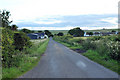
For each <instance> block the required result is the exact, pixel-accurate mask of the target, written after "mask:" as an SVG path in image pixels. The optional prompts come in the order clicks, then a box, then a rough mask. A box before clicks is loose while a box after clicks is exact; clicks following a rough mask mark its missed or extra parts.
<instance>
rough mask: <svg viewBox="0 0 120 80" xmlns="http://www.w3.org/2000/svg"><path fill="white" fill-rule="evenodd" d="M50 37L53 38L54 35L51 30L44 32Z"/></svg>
mask: <svg viewBox="0 0 120 80" xmlns="http://www.w3.org/2000/svg"><path fill="white" fill-rule="evenodd" d="M44 32H45V34H46V35H47V36H48V37H53V34H52V33H51V32H50V31H49V30H45V31H44Z"/></svg>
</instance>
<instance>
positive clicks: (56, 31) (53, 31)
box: [49, 29, 120, 34]
mask: <svg viewBox="0 0 120 80" xmlns="http://www.w3.org/2000/svg"><path fill="white" fill-rule="evenodd" d="M112 30H114V31H120V30H118V29H105V30H103V29H98V30H84V31H85V32H111V31H112ZM49 31H50V32H51V33H52V34H58V33H59V32H62V33H64V34H67V32H68V31H69V30H49Z"/></svg>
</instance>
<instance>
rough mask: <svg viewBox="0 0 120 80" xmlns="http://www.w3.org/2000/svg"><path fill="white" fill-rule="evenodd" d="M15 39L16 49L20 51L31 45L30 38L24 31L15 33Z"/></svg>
mask: <svg viewBox="0 0 120 80" xmlns="http://www.w3.org/2000/svg"><path fill="white" fill-rule="evenodd" d="M14 40H15V41H14V45H15V49H18V50H20V51H21V50H23V49H25V48H27V47H30V46H31V42H30V41H29V40H30V38H29V37H28V36H26V34H25V33H23V32H20V33H15V34H14Z"/></svg>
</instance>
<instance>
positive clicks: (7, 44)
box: [2, 28, 15, 67]
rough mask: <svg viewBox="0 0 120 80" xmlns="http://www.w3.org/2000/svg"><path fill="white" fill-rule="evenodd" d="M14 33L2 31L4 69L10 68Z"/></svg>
mask: <svg viewBox="0 0 120 80" xmlns="http://www.w3.org/2000/svg"><path fill="white" fill-rule="evenodd" d="M13 36H14V33H13V32H12V31H11V30H9V29H6V28H5V29H3V30H2V64H3V66H4V67H10V66H11V63H12V55H14V54H15V51H14V48H15V46H14V45H13V43H14V39H13Z"/></svg>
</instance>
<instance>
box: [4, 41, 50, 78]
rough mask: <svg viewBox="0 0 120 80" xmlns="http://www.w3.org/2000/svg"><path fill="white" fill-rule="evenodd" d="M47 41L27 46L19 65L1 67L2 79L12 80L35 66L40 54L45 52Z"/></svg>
mask: <svg viewBox="0 0 120 80" xmlns="http://www.w3.org/2000/svg"><path fill="white" fill-rule="evenodd" d="M48 42H49V40H45V41H44V42H39V43H38V44H36V45H33V46H32V47H31V48H28V49H27V50H26V51H23V52H22V53H26V54H24V55H21V56H22V59H21V62H20V66H19V67H11V68H2V80H8V79H11V80H12V78H17V77H19V76H20V75H22V74H24V73H25V72H27V71H29V70H30V69H32V68H33V67H34V66H36V65H37V63H38V62H39V60H40V57H41V55H42V54H43V53H44V52H45V50H46V47H47V45H48Z"/></svg>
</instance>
